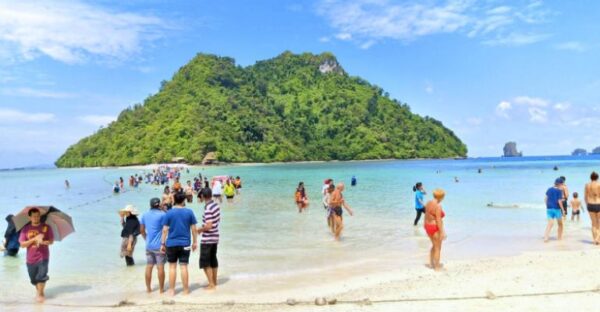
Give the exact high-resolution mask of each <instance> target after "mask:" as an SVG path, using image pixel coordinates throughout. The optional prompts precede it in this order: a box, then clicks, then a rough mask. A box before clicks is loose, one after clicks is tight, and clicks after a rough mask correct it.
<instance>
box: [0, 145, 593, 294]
mask: <svg viewBox="0 0 600 312" xmlns="http://www.w3.org/2000/svg"><path fill="white" fill-rule="evenodd" d="M554 166H557V167H558V169H559V170H558V171H554V170H553V167H554ZM478 169H481V170H482V172H481V173H478ZM593 170H595V171H600V156H586V157H524V158H478V159H466V160H413V161H363V162H324V163H294V164H267V165H232V166H219V167H190V173H189V174H185V173H184V174H183V180H187V178H188V177H189V178H193V177H194V176H196V175H197V174H198V173H202V175H203V176H215V175H223V174H225V175H233V176H237V175H239V176H241V177H242V180H243V189H242V194H241V195H240V196H238V197H236V199H235V203H234V204H228V203H223V204H222V221H221V242H220V245H219V263H220V271H219V273H220V278H221V283H222V286H221V287H220V290H219V292H225V293H233V294H235V293H240V294H241V293H243V294H248V293H253V292H256V293H259V292H262V291H268V290H273V289H281V288H290V287H291V288H293V287H304V286H306V285H310V284H312V283H314V281H315V279H316V278H319V279H327V278H328V277H331V278H345V277H349V276H354V275H356V274H369V273H372V272H382V271H385V270H388V269H397V268H402V267H406V268H410V267H411V266H422V265H423V264H424V263H425V262H426V259H427V252H428V250H429V246H430V244H429V240H428V238H427V237H426V235H425V234H424V231H423V229H422V227H421V224H422V221H421V223H420V226H419V227H416V228H415V227H413V225H412V222H413V219H414V217H415V210H414V198H413V197H414V194H413V192H412V186H413V185H414V184H415V183H416V182H423V184H424V186H425V189H426V190H427V191H429V193H431V191H433V189H435V188H443V189H444V190H445V191H446V192H447V196H446V199H445V200H444V202H443V203H442V205H443V207H444V209H445V211H446V214H447V217H446V219H445V221H446V227H447V234H448V239H447V241H446V242H445V244H444V247H443V250H442V260H443V261H453V260H469V259H473V258H486V257H497V256H509V255H517V254H520V253H523V252H527V251H544V250H553V251H554V250H577V249H586V248H594V246H593V245H591V243H590V239H589V236H590V234H589V232H590V222H589V218H588V216H587V214H585V213H584V214H582V216H581V222H579V223H571V222H568V224H567V227H566V232H565V233H566V234H565V240H564V241H562V242H550V243H548V244H544V243H543V242H542V235H543V231H544V228H545V224H546V222H545V220H546V219H545V206H544V194H545V191H546V189H547V188H548V187H549V186H551V185H552V183H553V181H554V179H555V178H556V177H558V176H561V175H562V176H566V177H567V185H568V186H569V188H570V190H571V192H573V191H577V192H579V193H580V194H583V187H584V184H585V183H587V181H588V180H589V175H590V172H591V171H593ZM143 172H148V170H144V169H139V168H137V169H134V168H121V169H116V168H115V169H43V170H15V171H1V172H0V215H2V220H3V219H4V216H5V215H7V214H8V213H16V212H18V211H20V210H21V209H22V208H23V207H24V206H27V205H34V204H39V205H54V206H56V207H57V208H59V209H62V210H63V211H65V212H67V213H68V214H70V215H71V216H72V217H73V220H74V223H75V227H76V233H74V234H72V235H71V236H69V237H67V238H66V239H65V240H64V241H62V242H57V243H55V244H54V245H53V246H52V247H51V260H50V274H49V275H50V281H49V283H48V288H47V293H48V295H49V300H53V299H54V300H60V301H61V302H77V303H81V302H85V303H86V304H102V303H105V302H110V303H115V302H118V300H117V299H119V300H120V298H123V296H127V295H135V294H140V293H143V292H144V289H145V288H144V281H143V270H144V265H145V255H144V242H143V240H142V239H141V237H140V241H139V242H138V245H137V248H136V251H135V260H136V263H137V265H136V266H135V267H134V268H127V267H125V262H124V260H123V259H121V258H120V257H119V248H120V237H119V235H120V224H119V217H118V214H117V211H118V210H119V209H120V208H123V207H124V206H125V205H127V204H134V205H136V206H137V207H138V209H139V210H141V211H142V212H143V211H146V210H147V209H148V201H149V199H150V198H151V197H160V194H161V190H162V187H160V186H158V187H157V186H152V185H148V184H142V185H141V186H140V187H139V188H137V189H129V188H127V190H126V192H124V193H122V194H118V195H113V194H112V193H111V185H112V183H114V181H115V180H116V179H118V177H120V176H122V177H123V178H125V180H127V177H128V176H130V175H133V174H135V173H138V174H139V173H143ZM353 175H354V176H356V177H357V179H358V185H357V186H356V187H350V186H349V184H350V178H351V177H352V176H353ZM455 177H457V178H458V180H459V182H458V183H456V182H455V180H454V178H455ZM326 178H333V179H334V180H335V181H336V182H339V181H343V182H346V185H347V189H346V192H345V197H346V200H347V202H348V203H349V204H350V205H351V206H352V208H353V209H354V212H355V215H354V216H353V217H350V216H347V215H345V218H344V220H345V225H346V227H345V231H344V233H343V240H342V241H341V242H335V241H333V238H332V236H331V235H330V234H329V232H328V229H327V226H326V220H325V211H324V210H323V208H322V206H321V204H320V201H321V195H320V192H321V187H322V183H323V180H324V179H326ZM65 179H68V180H69V181H70V183H71V188H70V189H66V188H65V186H64V180H65ZM299 181H304V182H305V185H306V188H307V191H308V195H309V199H310V201H311V204H310V206H309V208H308V209H307V210H306V211H305V212H303V213H298V209H297V208H296V206H295V204H294V197H293V196H294V190H295V187H296V185H297V184H298V182H299ZM430 198H431V196H430V194H428V195H427V199H430ZM490 202H493V203H495V204H497V205H501V206H502V205H507V206H511V205H518V207H519V208H490V207H487V206H486V205H487V204H488V203H490ZM189 207H190V208H192V209H193V210H194V212H195V213H196V216H197V217H198V218H199V219H200V218H201V215H202V207H201V206H200V205H199V204H198V203H196V202H194V203H193V204H191V205H189ZM5 227H6V224H5V223H2V225H1V226H0V230H1V231H2V232H4V229H5ZM554 233H555V232H553V235H555V234H554ZM197 261H198V253H197V252H196V253H195V254H193V255H192V258H191V266H190V268H191V270H190V271H191V274H192V276H191V283H192V288H193V289H194V287H195V288H198V287H199V286H200V285H203V284H204V283H205V278H204V276H203V274H201V273H200V271H199V269H198V267H197ZM194 285H195V286H194ZM0 289H1V290H2V291H1V292H2V293H3V294H4V295H3V298H2V300H0V301H1V302H0V304H3V303H10V302H13V303H14V302H30V301H31V298H32V297H33V294H34V289H33V287H32V286H31V285H29V283H28V280H27V272H26V267H25V264H24V252H23V253H21V254H20V256H19V257H18V258H0Z"/></svg>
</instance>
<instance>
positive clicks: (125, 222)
mask: <svg viewBox="0 0 600 312" xmlns="http://www.w3.org/2000/svg"><path fill="white" fill-rule="evenodd" d="M119 214H120V215H121V226H122V227H123V229H122V230H121V239H122V241H121V257H125V264H127V266H132V265H134V264H135V262H134V261H133V250H134V249H135V244H136V243H137V236H138V235H140V221H139V220H138V218H137V216H138V215H139V212H138V211H137V209H136V208H135V207H134V206H133V205H127V206H126V207H125V208H123V209H121V210H120V211H119Z"/></svg>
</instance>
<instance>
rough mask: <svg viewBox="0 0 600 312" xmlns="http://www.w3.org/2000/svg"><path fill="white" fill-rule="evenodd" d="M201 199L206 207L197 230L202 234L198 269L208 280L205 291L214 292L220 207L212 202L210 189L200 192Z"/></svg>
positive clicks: (215, 286) (217, 262) (217, 266)
mask: <svg viewBox="0 0 600 312" xmlns="http://www.w3.org/2000/svg"><path fill="white" fill-rule="evenodd" d="M229 183H230V182H229ZM232 185H233V184H232ZM202 198H204V201H205V202H206V205H205V206H204V214H203V215H202V227H200V228H198V233H202V234H201V236H202V237H201V238H200V269H201V270H204V274H206V279H207V280H208V286H206V290H214V289H215V288H217V271H218V269H219V260H218V259H217V247H218V245H219V224H220V223H221V207H219V204H217V203H216V202H215V201H214V200H212V194H211V190H210V189H206V190H203V191H202Z"/></svg>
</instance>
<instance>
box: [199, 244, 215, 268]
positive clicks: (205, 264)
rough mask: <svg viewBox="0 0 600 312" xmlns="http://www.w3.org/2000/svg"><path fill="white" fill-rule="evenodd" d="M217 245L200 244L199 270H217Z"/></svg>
mask: <svg viewBox="0 0 600 312" xmlns="http://www.w3.org/2000/svg"><path fill="white" fill-rule="evenodd" d="M217 246H218V244H200V268H201V269H204V268H218V267H219V260H217Z"/></svg>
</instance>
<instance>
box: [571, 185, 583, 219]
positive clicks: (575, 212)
mask: <svg viewBox="0 0 600 312" xmlns="http://www.w3.org/2000/svg"><path fill="white" fill-rule="evenodd" d="M580 213H581V201H580V200H579V194H577V192H573V199H572V200H571V222H572V221H574V220H575V216H577V222H579V214H580Z"/></svg>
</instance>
